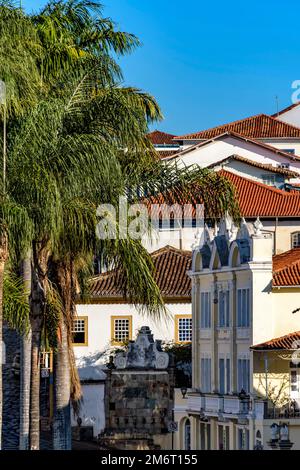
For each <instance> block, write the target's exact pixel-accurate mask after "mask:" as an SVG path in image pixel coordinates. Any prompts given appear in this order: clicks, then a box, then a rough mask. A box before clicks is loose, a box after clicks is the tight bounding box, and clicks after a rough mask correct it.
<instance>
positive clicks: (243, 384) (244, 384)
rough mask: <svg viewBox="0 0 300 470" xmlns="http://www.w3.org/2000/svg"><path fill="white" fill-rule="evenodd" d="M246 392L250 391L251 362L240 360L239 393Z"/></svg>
mask: <svg viewBox="0 0 300 470" xmlns="http://www.w3.org/2000/svg"><path fill="white" fill-rule="evenodd" d="M242 389H243V390H245V392H246V393H249V391H250V360H249V359H238V392H240V391H241V390H242Z"/></svg>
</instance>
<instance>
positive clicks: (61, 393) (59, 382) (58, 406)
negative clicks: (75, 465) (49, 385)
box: [53, 318, 72, 450]
mask: <svg viewBox="0 0 300 470" xmlns="http://www.w3.org/2000/svg"><path fill="white" fill-rule="evenodd" d="M60 331H61V338H60V341H59V345H58V350H57V353H56V355H55V369H54V370H55V379H54V380H55V382H54V383H55V415H54V423H53V448H54V450H71V449H72V440H71V406H70V396H71V376H70V363H69V351H68V332H67V327H66V325H65V322H64V319H63V318H62V320H61V324H60Z"/></svg>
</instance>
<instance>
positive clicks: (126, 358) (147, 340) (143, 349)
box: [115, 326, 169, 369]
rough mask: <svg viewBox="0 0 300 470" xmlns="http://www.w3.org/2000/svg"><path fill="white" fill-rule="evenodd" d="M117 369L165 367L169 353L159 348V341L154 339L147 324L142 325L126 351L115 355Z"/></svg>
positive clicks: (167, 363)
mask: <svg viewBox="0 0 300 470" xmlns="http://www.w3.org/2000/svg"><path fill="white" fill-rule="evenodd" d="M115 365H116V368H117V369H166V368H167V367H168V365H169V355H168V353H165V352H163V351H162V349H161V341H158V340H156V341H154V339H153V334H152V333H151V330H150V328H149V327H148V326H143V327H142V328H141V329H140V331H139V333H138V336H137V339H136V340H135V341H131V342H130V343H129V346H128V350H127V352H126V353H124V352H122V353H119V354H117V355H116V358H115Z"/></svg>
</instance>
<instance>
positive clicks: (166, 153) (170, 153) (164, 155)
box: [157, 149, 178, 160]
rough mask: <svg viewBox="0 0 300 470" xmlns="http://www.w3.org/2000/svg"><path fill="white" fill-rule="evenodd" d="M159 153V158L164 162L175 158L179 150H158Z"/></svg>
mask: <svg viewBox="0 0 300 470" xmlns="http://www.w3.org/2000/svg"><path fill="white" fill-rule="evenodd" d="M157 153H158V155H159V158H161V159H162V160H163V159H164V158H170V157H174V156H175V155H176V154H177V153H178V149H174V150H157Z"/></svg>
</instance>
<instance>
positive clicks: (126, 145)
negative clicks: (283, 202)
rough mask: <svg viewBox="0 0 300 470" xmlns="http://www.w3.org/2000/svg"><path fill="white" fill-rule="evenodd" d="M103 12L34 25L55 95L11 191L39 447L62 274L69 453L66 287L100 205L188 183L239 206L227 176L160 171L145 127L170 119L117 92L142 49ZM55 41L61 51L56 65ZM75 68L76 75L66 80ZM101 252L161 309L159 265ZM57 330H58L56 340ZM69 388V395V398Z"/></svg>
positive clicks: (179, 192)
mask: <svg viewBox="0 0 300 470" xmlns="http://www.w3.org/2000/svg"><path fill="white" fill-rule="evenodd" d="M65 4H66V5H67V6H68V8H67V9H65ZM93 5H94V6H93ZM96 7H97V8H98V4H97V3H93V4H92V2H88V1H81V2H80V1H77V0H74V1H69V2H52V3H51V5H50V6H49V8H48V10H47V9H46V10H45V12H43V14H42V15H37V17H34V18H33V22H34V24H35V26H36V27H37V31H38V34H37V35H38V41H37V42H38V43H39V44H40V43H41V44H43V52H42V54H41V56H39V57H38V58H37V60H36V62H37V63H38V67H39V70H40V76H42V80H40V85H41V86H40V88H41V90H40V91H41V96H42V93H46V92H47V93H48V98H47V99H44V100H41V101H40V102H39V103H38V105H36V106H32V109H31V110H30V111H29V112H28V113H27V115H26V116H25V117H24V119H23V121H22V122H19V123H16V124H15V127H14V129H12V131H11V133H12V136H11V140H10V145H9V168H8V170H9V171H8V175H9V181H8V191H9V194H10V195H11V197H12V198H13V200H14V201H16V203H17V204H19V205H20V206H22V207H24V209H25V210H26V214H28V218H29V220H30V223H31V225H32V231H31V238H30V239H31V242H32V243H31V250H32V285H31V296H30V324H31V330H32V357H31V361H32V365H31V396H30V400H31V401H30V447H31V448H32V449H37V448H39V380H40V379H39V377H40V373H39V352H40V349H41V341H42V331H43V328H44V327H45V323H46V320H47V315H48V314H47V304H49V301H48V299H49V292H50V288H49V265H50V264H51V263H50V262H52V263H54V264H55V266H56V271H57V272H56V276H55V277H56V280H57V289H58V291H59V293H60V295H61V297H62V306H63V314H64V315H63V317H61V318H59V319H58V322H57V324H58V325H59V326H60V331H61V333H60V338H58V339H59V346H58V354H57V358H56V364H57V367H56V368H57V383H56V390H57V398H58V400H57V411H58V412H57V423H58V426H57V427H56V428H55V429H56V430H57V433H56V438H57V439H56V442H57V443H58V444H57V446H59V447H60V448H61V447H64V448H68V447H69V445H70V444H69V442H70V440H69V433H68V432H65V430H66V429H69V426H68V421H69V414H68V412H67V413H64V410H67V408H69V401H70V393H69V390H68V388H69V385H68V384H69V383H70V371H71V373H72V371H73V370H74V369H73V367H72V366H73V364H72V351H71V349H70V343H71V335H70V325H71V321H72V316H73V314H74V309H73V305H74V290H73V289H69V288H68V289H67V288H65V287H64V283H65V280H64V279H71V280H72V283H73V284H72V285H74V283H75V281H76V277H77V275H78V273H79V268H78V266H80V259H82V258H86V259H88V258H89V257H90V255H91V254H92V253H93V252H94V250H95V247H96V245H97V241H96V240H95V225H96V217H95V215H96V208H97V205H98V204H100V203H112V204H117V201H118V198H119V196H120V195H125V194H128V192H129V193H131V194H134V193H137V192H140V190H142V191H143V192H144V191H146V190H147V193H148V194H151V195H157V194H159V193H163V194H164V197H165V198H166V200H167V199H168V197H169V196H170V194H171V193H170V189H173V191H172V200H174V201H182V200H183V198H188V197H189V194H188V191H187V188H188V186H189V185H190V184H191V183H197V184H198V185H199V197H201V198H202V200H204V202H206V205H207V208H209V207H211V208H214V209H218V210H219V209H220V208H222V209H224V208H225V207H226V208H229V211H230V210H231V209H232V211H233V209H234V205H233V203H232V191H231V188H230V185H228V184H226V183H225V182H224V181H223V182H222V184H221V179H219V180H217V179H215V180H214V181H213V178H212V177H209V176H208V173H207V172H205V171H201V170H199V169H191V168H186V169H179V168H176V167H175V166H171V165H165V166H163V167H162V166H161V164H160V162H158V161H157V160H156V158H155V152H154V149H153V148H152V147H151V144H150V143H149V141H148V140H147V138H146V137H145V134H146V132H147V130H148V123H149V122H151V120H154V119H158V118H160V117H161V115H160V111H159V107H158V105H157V103H156V102H155V100H154V99H153V98H151V97H150V96H149V95H147V94H145V93H142V92H141V91H139V90H136V89H133V88H125V87H121V86H120V84H119V80H120V78H121V72H120V70H119V68H118V67H117V65H116V64H115V62H114V61H113V60H112V59H111V58H110V57H109V55H108V52H109V51H111V50H113V51H116V52H119V53H120V52H121V53H122V52H128V51H129V50H131V49H132V47H134V46H135V45H136V43H137V41H136V39H135V38H134V37H133V36H128V35H126V33H118V32H115V31H114V28H113V25H112V23H111V22H110V21H109V20H105V21H104V19H103V18H99V17H98V18H97V24H95V21H94V16H93V15H90V13H89V11H90V10H89V9H90V8H96ZM101 21H102V23H101ZM74 25H75V26H74ZM79 32H80V34H78V33H79ZM83 33H84V34H83ZM62 35H63V36H62ZM51 41H52V42H53V44H55V43H56V45H58V43H61V44H62V48H61V50H60V49H59V48H58V49H59V51H60V55H59V58H57V57H56V52H57V47H52V46H53V44H52V46H51V44H50V43H51ZM126 41H127V42H126ZM47 44H48V45H49V48H47ZM126 44H127V45H126ZM65 52H67V54H66V53H65ZM74 64H76V65H75V67H74ZM74 68H75V70H76V71H74ZM66 70H67V71H68V76H66V75H63V73H62V72H65V71H66ZM32 104H33V105H34V103H32ZM124 149H126V150H124ZM83 168H84V172H83V171H82V169H83ZM208 183H214V184H212V185H211V184H208ZM215 183H217V184H215ZM174 188H176V191H175V192H174ZM138 189H139V191H137V190H138ZM223 190H224V192H222V191H223ZM133 200H134V198H133ZM187 200H188V199H187ZM208 202H209V204H208ZM217 213H218V211H217V210H216V211H215V215H216V214H217ZM70 230H71V232H70ZM74 231H75V232H76V236H74ZM27 249H28V247H27ZM100 249H101V250H102V252H103V253H105V254H106V256H107V257H108V258H109V259H110V261H112V262H114V263H115V264H116V265H117V266H119V267H121V268H122V267H123V269H124V271H125V274H126V276H125V278H126V289H127V291H128V293H129V297H130V299H131V301H132V302H133V303H137V304H138V305H142V306H144V307H145V308H146V309H147V310H148V311H149V312H150V313H159V312H160V311H161V310H163V306H162V300H161V296H160V293H159V291H158V288H157V286H156V285H155V282H154V280H153V266H152V264H151V260H150V258H149V255H148V254H147V252H146V251H145V250H144V249H143V248H142V246H141V244H140V242H138V241H133V240H130V239H128V240H125V241H124V240H121V241H120V240H116V241H114V240H113V241H107V242H106V243H102V244H101V246H100ZM81 267H82V266H81ZM62 273H63V274H64V275H63V276H62ZM0 289H1V286H0ZM57 324H54V326H53V325H52V329H53V330H54V331H55V332H56V325H57ZM66 341H68V344H67V345H66ZM66 355H68V357H66ZM59 368H60V369H59ZM65 385H66V390H67V391H68V393H65V394H63V393H61V391H62V387H63V386H65ZM74 395H75V396H76V394H74ZM61 423H63V425H62V426H61V425H60V424H61Z"/></svg>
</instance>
